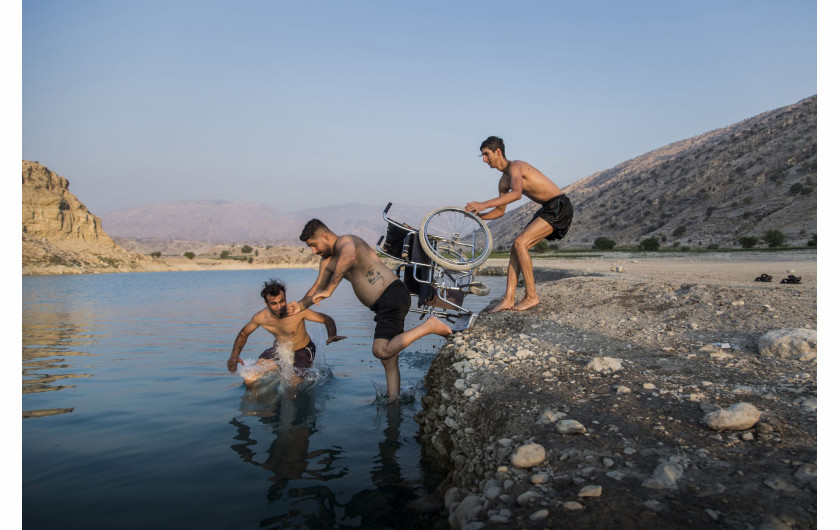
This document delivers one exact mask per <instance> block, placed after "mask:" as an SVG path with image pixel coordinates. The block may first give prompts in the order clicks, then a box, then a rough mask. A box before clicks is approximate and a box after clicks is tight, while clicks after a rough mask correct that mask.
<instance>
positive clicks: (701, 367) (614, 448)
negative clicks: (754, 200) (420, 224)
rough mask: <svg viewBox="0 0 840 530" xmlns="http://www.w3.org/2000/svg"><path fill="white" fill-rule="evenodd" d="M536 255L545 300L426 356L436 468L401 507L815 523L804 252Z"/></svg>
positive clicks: (495, 523) (464, 515) (566, 520)
mask: <svg viewBox="0 0 840 530" xmlns="http://www.w3.org/2000/svg"><path fill="white" fill-rule="evenodd" d="M505 263H506V262H505V261H499V262H491V263H488V264H487V270H489V271H492V270H493V268H494V267H498V268H499V269H503V266H504V265H505ZM535 267H536V272H537V278H538V282H537V292H538V295H539V297H540V299H541V303H540V305H538V306H537V307H535V308H532V309H530V310H528V311H524V312H512V311H503V312H500V313H495V314H487V313H484V312H483V313H482V314H481V315H480V316H479V318H478V320H477V322H476V324H475V325H474V326H473V328H472V329H470V330H468V331H466V332H463V333H459V334H457V335H456V336H454V338H452V339H451V340H450V341H449V342H448V343H447V345H446V346H444V347H443V348H442V350H441V351H440V353H439V354H438V355H437V356H436V358H435V359H434V361H433V363H432V366H431V367H430V369H429V373H428V375H427V378H426V388H427V389H428V393H427V395H426V396H424V397H423V398H422V403H423V410H422V411H421V412H420V413H418V414H417V417H416V418H415V419H416V420H417V421H418V422H419V424H420V426H421V429H420V431H421V438H422V441H423V442H424V447H425V453H426V456H427V457H428V458H429V459H430V460H432V461H434V462H436V463H437V465H439V466H441V469H442V474H445V475H446V478H445V479H444V480H443V481H442V482H441V483H440V485H439V487H438V488H437V491H434V492H429V493H428V494H427V495H426V496H424V497H422V498H420V499H418V500H417V501H416V502H415V503H413V505H412V506H411V508H412V509H415V510H418V511H426V512H429V511H438V512H439V513H443V514H444V516H448V518H449V523H450V525H451V526H452V527H454V528H481V527H487V528H494V527H498V528H560V527H573V528H610V527H612V528H639V529H642V528H644V529H650V528H718V527H721V528H738V529H750V528H756V529H758V528H760V529H786V528H796V529H800V528H816V526H817V487H816V466H817V413H816V408H817V403H816V397H817V361H816V327H817V282H816V267H817V262H816V251H802V252H793V251H791V252H782V253H758V252H756V253H739V254H724V253H720V254H710V255H702V257H699V258H698V257H696V256H694V255H691V256H673V255H670V256H668V257H664V258H663V257H657V256H656V255H655V254H651V255H626V256H625V255H620V254H611V255H610V256H609V257H608V258H604V257H596V256H592V257H588V258H583V259H574V260H564V259H549V260H542V259H536V260H535ZM762 273H764V274H770V275H772V276H773V281H772V282H767V283H762V282H755V281H754V279H755V278H756V277H758V276H759V275H761V274H762ZM789 274H794V275H795V276H800V277H801V278H802V280H801V283H800V284H780V283H779V281H780V280H781V279H782V278H786V277H787V276H788V275H789ZM493 295H497V293H493ZM521 296H522V293H521V289H520V292H519V294H518V298H521ZM490 302H491V303H490V306H492V305H493V303H492V301H490ZM774 330H796V331H786V332H785V333H786V335H785V337H784V338H783V340H782V341H781V343H780V342H776V343H772V342H771V341H770V339H769V337H767V336H765V334H766V333H768V332H772V331H774ZM762 337H764V338H762ZM733 406H734V407H733ZM727 422H729V423H727Z"/></svg>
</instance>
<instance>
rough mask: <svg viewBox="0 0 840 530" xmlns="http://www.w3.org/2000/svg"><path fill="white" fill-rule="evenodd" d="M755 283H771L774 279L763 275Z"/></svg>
mask: <svg viewBox="0 0 840 530" xmlns="http://www.w3.org/2000/svg"><path fill="white" fill-rule="evenodd" d="M755 281H757V282H770V281H773V277H772V276H770V275H769V274H762V275H761V276H759V277H758V278H756V279H755ZM782 281H784V280H782Z"/></svg>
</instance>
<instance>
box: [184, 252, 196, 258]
mask: <svg viewBox="0 0 840 530" xmlns="http://www.w3.org/2000/svg"><path fill="white" fill-rule="evenodd" d="M184 256H185V257H186V258H187V259H193V258H195V253H194V252H184Z"/></svg>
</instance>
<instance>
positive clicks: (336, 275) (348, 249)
mask: <svg viewBox="0 0 840 530" xmlns="http://www.w3.org/2000/svg"><path fill="white" fill-rule="evenodd" d="M330 259H334V260H336V262H335V270H334V271H333V273H332V276H331V277H330V279H329V281H328V282H326V286H325V287H324V288H322V289H320V290H318V291H316V292H314V293H312V302H313V303H315V304H320V303H321V300H323V299H325V298H329V297H330V296H331V295H332V294H333V293H334V292H335V290H336V288H337V287H338V284H339V283H341V280H342V278H344V275H345V274H347V273H348V272H349V271H350V269H351V268H352V267H353V264H354V263H355V262H356V244H355V243H354V242H353V239H351V238H350V237H346V236H342V237H340V238H338V240H337V241H336V243H335V253H334V254H333V255H332V256H331V257H330Z"/></svg>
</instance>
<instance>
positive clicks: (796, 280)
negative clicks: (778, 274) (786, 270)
mask: <svg viewBox="0 0 840 530" xmlns="http://www.w3.org/2000/svg"><path fill="white" fill-rule="evenodd" d="M800 282H802V276H794V275H793V274H789V275H788V277H787V278H782V281H780V282H779V283H800Z"/></svg>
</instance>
